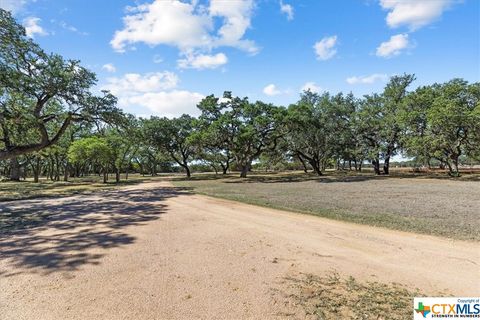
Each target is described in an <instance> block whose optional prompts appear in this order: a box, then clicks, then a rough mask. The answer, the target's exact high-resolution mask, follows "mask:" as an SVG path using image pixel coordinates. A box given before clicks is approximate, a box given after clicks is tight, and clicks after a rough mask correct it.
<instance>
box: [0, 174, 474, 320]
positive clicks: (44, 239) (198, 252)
mask: <svg viewBox="0 0 480 320" xmlns="http://www.w3.org/2000/svg"><path fill="white" fill-rule="evenodd" d="M0 209H1V210H2V211H1V212H3V213H4V214H5V213H10V214H11V215H13V216H14V217H15V219H16V220H17V221H23V222H22V223H24V222H25V221H27V222H26V223H27V224H28V225H30V226H31V227H30V228H17V229H16V230H15V231H8V232H3V233H1V234H0V314H1V315H2V317H1V318H2V319H60V318H61V319H100V318H102V319H192V318H197V319H248V318H250V319H267V318H278V315H279V312H280V310H281V309H282V308H283V307H284V304H283V300H282V299H283V298H282V296H279V295H278V294H276V293H275V292H278V291H276V290H275V289H280V290H282V288H283V287H284V286H286V285H287V283H286V280H285V279H286V278H287V277H290V276H296V275H298V274H300V273H313V274H318V275H323V274H325V273H327V272H331V271H332V270H336V271H337V272H339V273H340V274H341V275H345V276H353V277H355V278H357V279H359V280H364V281H379V282H385V283H391V282H397V283H401V284H404V285H406V286H407V287H409V288H412V289H414V288H419V289H420V290H422V291H423V292H426V293H438V292H444V293H449V294H453V295H457V296H469V295H478V293H479V292H480V284H479V279H480V246H479V244H478V243H475V242H466V241H453V240H448V239H441V238H436V237H431V236H423V235H416V234H413V233H405V232H398V231H391V230H386V229H380V228H374V227H368V226H363V225H354V224H349V223H343V222H338V221H332V220H327V219H322V218H318V217H314V216H309V215H301V214H293V213H288V212H283V211H278V210H273V209H267V208H262V207H256V206H251V205H246V204H241V203H236V202H230V201H226V200H219V199H214V198H210V197H205V196H199V195H192V194H189V193H188V192H186V191H184V190H182V189H179V188H172V187H171V186H170V185H169V184H168V183H167V182H152V183H143V184H140V185H137V186H134V187H129V188H125V189H121V190H117V191H107V192H102V193H97V194H95V195H78V196H73V197H66V198H57V199H37V200H26V201H21V202H20V201H17V202H11V203H1V204H0ZM39 217H40V218H39ZM15 219H14V220H15Z"/></svg>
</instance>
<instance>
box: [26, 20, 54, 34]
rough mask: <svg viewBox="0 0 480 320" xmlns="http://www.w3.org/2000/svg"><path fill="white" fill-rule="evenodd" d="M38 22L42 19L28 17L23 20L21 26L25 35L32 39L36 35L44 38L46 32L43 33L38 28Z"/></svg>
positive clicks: (42, 30)
mask: <svg viewBox="0 0 480 320" xmlns="http://www.w3.org/2000/svg"><path fill="white" fill-rule="evenodd" d="M40 21H42V19H40V18H37V17H28V18H25V19H24V20H23V26H24V27H25V33H26V34H27V36H28V37H30V38H33V37H34V36H35V35H36V34H38V35H40V36H46V35H48V32H47V31H45V29H43V28H42V27H41V26H40V24H39V23H40Z"/></svg>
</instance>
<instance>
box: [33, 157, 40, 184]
mask: <svg viewBox="0 0 480 320" xmlns="http://www.w3.org/2000/svg"><path fill="white" fill-rule="evenodd" d="M34 161H35V162H34V163H33V164H32V172H33V182H35V183H38V181H39V176H40V159H39V157H38V156H36V157H35V160H34Z"/></svg>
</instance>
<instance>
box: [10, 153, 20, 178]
mask: <svg viewBox="0 0 480 320" xmlns="http://www.w3.org/2000/svg"><path fill="white" fill-rule="evenodd" d="M10 180H12V181H20V163H19V162H18V158H17V157H14V158H11V159H10Z"/></svg>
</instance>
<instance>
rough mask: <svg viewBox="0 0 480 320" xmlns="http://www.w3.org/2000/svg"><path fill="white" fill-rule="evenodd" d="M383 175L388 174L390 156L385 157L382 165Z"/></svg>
mask: <svg viewBox="0 0 480 320" xmlns="http://www.w3.org/2000/svg"><path fill="white" fill-rule="evenodd" d="M383 173H384V174H390V156H387V157H385V162H384V163H383Z"/></svg>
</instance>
